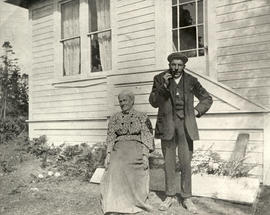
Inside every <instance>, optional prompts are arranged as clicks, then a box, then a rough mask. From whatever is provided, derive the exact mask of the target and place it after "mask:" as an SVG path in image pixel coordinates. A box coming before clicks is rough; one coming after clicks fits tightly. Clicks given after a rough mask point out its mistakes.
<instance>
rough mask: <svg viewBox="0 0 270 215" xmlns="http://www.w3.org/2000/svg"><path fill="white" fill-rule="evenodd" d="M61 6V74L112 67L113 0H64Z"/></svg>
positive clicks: (89, 71)
mask: <svg viewBox="0 0 270 215" xmlns="http://www.w3.org/2000/svg"><path fill="white" fill-rule="evenodd" d="M59 5H60V7H59V8H60V13H61V16H60V17H61V28H60V30H61V40H60V42H61V49H62V50H61V51H60V52H59V53H60V56H61V59H62V60H61V62H62V68H63V71H62V76H70V77H71V76H78V75H80V74H82V75H83V76H87V75H90V74H91V73H92V72H99V71H108V70H111V68H112V37H111V20H110V0H61V1H60V4H59ZM60 17H59V18H60ZM58 35H60V34H58ZM59 69H60V68H59Z"/></svg>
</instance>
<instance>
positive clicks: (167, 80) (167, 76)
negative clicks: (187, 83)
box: [163, 72, 172, 87]
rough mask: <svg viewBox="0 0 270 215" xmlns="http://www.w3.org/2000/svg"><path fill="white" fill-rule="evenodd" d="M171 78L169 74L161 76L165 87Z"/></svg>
mask: <svg viewBox="0 0 270 215" xmlns="http://www.w3.org/2000/svg"><path fill="white" fill-rule="evenodd" d="M170 78H172V75H171V74H170V73H168V72H167V73H165V75H164V76H163V79H164V81H165V85H166V87H167V86H168V85H169V79H170Z"/></svg>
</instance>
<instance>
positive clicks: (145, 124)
mask: <svg viewBox="0 0 270 215" xmlns="http://www.w3.org/2000/svg"><path fill="white" fill-rule="evenodd" d="M141 141H142V143H143V145H144V146H145V147H144V148H143V154H145V155H148V154H149V152H153V151H154V149H155V144H154V137H153V127H152V123H151V121H150V119H149V118H148V116H147V115H146V114H145V115H144V117H143V120H142V131H141Z"/></svg>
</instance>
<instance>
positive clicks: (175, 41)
mask: <svg viewBox="0 0 270 215" xmlns="http://www.w3.org/2000/svg"><path fill="white" fill-rule="evenodd" d="M172 36H173V51H174V52H175V51H178V30H173V35H172Z"/></svg>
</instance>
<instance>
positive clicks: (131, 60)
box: [6, 0, 270, 184]
mask: <svg viewBox="0 0 270 215" xmlns="http://www.w3.org/2000/svg"><path fill="white" fill-rule="evenodd" d="M6 2H8V3H11V4H14V5H17V6H20V7H24V8H26V9H28V10H29V27H30V28H31V32H32V35H31V37H32V40H31V41H32V59H33V61H32V68H31V73H30V91H29V94H30V101H29V103H30V104H29V105H30V106H29V121H28V122H29V129H30V137H31V138H33V137H38V136H40V135H47V137H48V139H49V141H50V142H53V143H55V144H60V143H63V142H65V143H66V144H78V143H83V142H86V143H89V144H92V143H97V142H103V141H105V138H106V128H107V120H108V118H109V116H110V115H111V114H112V113H114V112H116V111H119V106H118V102H117V94H118V93H119V92H120V91H122V90H126V89H130V90H132V91H133V92H134V93H135V94H136V105H135V108H136V109H137V110H139V111H145V112H147V113H148V115H149V116H150V117H151V120H152V122H153V125H154V124H155V120H156V114H157V110H156V109H154V108H152V107H151V106H150V105H149V103H148V96H149V93H150V91H151V86H152V81H153V76H154V75H155V74H157V73H159V72H160V71H162V70H164V69H166V68H167V67H168V62H167V61H166V57H167V55H168V54H169V53H171V52H174V51H181V52H184V53H185V54H186V55H188V56H189V62H188V63H187V68H188V72H190V73H191V74H192V75H194V76H196V77H197V78H198V79H199V80H200V82H201V83H202V85H203V86H204V87H205V88H206V89H207V90H208V91H209V92H210V93H211V94H212V95H213V98H214V104H213V106H212V108H211V110H210V111H209V113H208V114H207V115H205V116H204V117H202V118H200V119H198V126H199V130H200V138H201V139H200V141H197V142H196V143H195V148H197V149H199V148H203V149H206V148H207V147H209V146H211V145H213V146H212V149H213V150H215V151H217V152H219V153H220V155H221V157H222V158H224V159H229V157H230V155H231V153H232V151H233V150H234V149H235V147H236V146H235V144H236V140H237V137H238V136H239V134H242V133H245V134H249V141H248V146H247V150H248V155H249V157H248V159H247V160H246V162H249V163H256V164H258V165H257V166H256V168H254V169H253V170H252V174H253V175H254V176H258V177H259V178H260V179H261V180H262V181H263V182H264V183H265V184H270V117H269V109H268V108H269V107H270V75H269V74H270V54H269V53H270V21H269V20H270V1H269V0H6ZM22 30H23V29H22ZM157 147H159V143H158V141H157Z"/></svg>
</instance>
